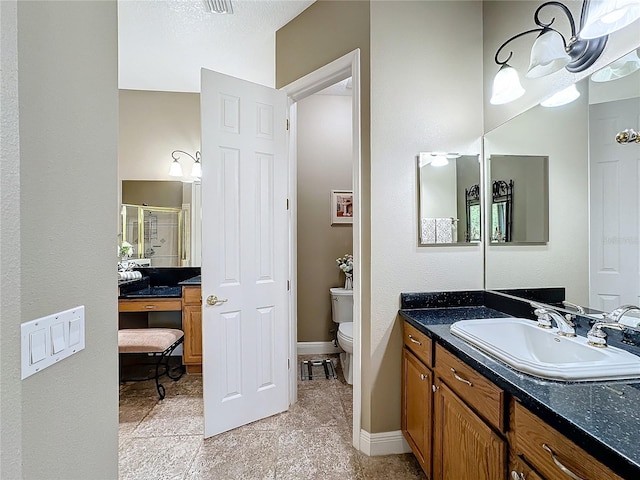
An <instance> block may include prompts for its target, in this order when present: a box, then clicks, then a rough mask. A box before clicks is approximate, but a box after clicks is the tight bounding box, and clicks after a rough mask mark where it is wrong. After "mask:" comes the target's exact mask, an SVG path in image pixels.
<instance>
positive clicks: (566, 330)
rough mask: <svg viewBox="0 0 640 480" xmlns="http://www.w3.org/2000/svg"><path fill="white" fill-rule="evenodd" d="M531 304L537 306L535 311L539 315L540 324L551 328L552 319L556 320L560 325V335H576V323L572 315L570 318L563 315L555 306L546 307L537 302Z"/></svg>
mask: <svg viewBox="0 0 640 480" xmlns="http://www.w3.org/2000/svg"><path fill="white" fill-rule="evenodd" d="M531 306H532V307H533V308H535V310H534V311H533V313H535V315H536V317H538V326H539V327H541V328H551V327H552V320H555V322H556V325H557V326H558V335H561V336H563V337H575V336H576V330H575V324H574V323H573V322H572V321H571V315H570V314H569V315H568V318H565V317H563V316H562V315H561V314H560V313H558V312H556V311H555V310H554V309H553V308H549V307H545V306H544V305H540V304H538V303H535V302H531Z"/></svg>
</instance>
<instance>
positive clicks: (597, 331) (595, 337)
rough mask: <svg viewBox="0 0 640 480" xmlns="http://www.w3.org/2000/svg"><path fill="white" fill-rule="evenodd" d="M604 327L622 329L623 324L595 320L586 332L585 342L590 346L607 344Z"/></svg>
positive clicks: (604, 345)
mask: <svg viewBox="0 0 640 480" xmlns="http://www.w3.org/2000/svg"><path fill="white" fill-rule="evenodd" d="M605 328H610V329H612V330H621V331H622V330H624V325H621V324H619V323H617V322H596V323H595V324H594V325H593V327H591V330H589V332H588V333H587V343H588V344H589V345H591V346H592V347H598V348H604V347H606V346H607V334H606V333H605V332H604V331H603V329H605Z"/></svg>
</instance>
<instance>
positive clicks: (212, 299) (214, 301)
mask: <svg viewBox="0 0 640 480" xmlns="http://www.w3.org/2000/svg"><path fill="white" fill-rule="evenodd" d="M226 301H227V299H226V298H218V297H216V296H215V295H209V296H208V297H207V305H210V306H212V307H215V306H216V305H218V304H220V303H224V302H226Z"/></svg>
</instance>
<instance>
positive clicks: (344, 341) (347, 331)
mask: <svg viewBox="0 0 640 480" xmlns="http://www.w3.org/2000/svg"><path fill="white" fill-rule="evenodd" d="M338 344H339V345H340V346H341V347H342V349H343V350H344V351H345V352H347V353H353V322H343V323H340V324H339V327H338Z"/></svg>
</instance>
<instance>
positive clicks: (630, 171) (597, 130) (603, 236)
mask: <svg viewBox="0 0 640 480" xmlns="http://www.w3.org/2000/svg"><path fill="white" fill-rule="evenodd" d="M639 113H640V99H638V98H635V99H627V100H618V101H616V102H607V103H602V104H597V105H591V106H590V107H589V123H590V131H589V139H590V140H589V155H590V178H591V180H590V197H591V198H590V224H591V226H590V232H591V233H590V235H591V239H590V250H591V253H590V256H589V257H590V259H591V260H590V261H591V265H590V266H589V270H590V277H591V278H590V284H591V285H590V288H589V290H590V299H589V302H590V305H591V306H592V307H594V308H598V309H600V310H604V311H610V310H613V309H614V308H616V307H619V306H620V305H623V304H627V303H631V304H636V305H637V304H639V303H640V256H639V253H640V252H639V250H640V249H639V248H638V239H639V238H640V236H639V234H640V190H639V189H638V185H640V176H639V174H640V148H638V146H637V145H633V144H631V145H620V144H618V143H617V142H616V141H615V136H616V133H618V132H620V131H621V130H624V129H625V128H632V127H635V126H636V125H639V124H640V115H639Z"/></svg>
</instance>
